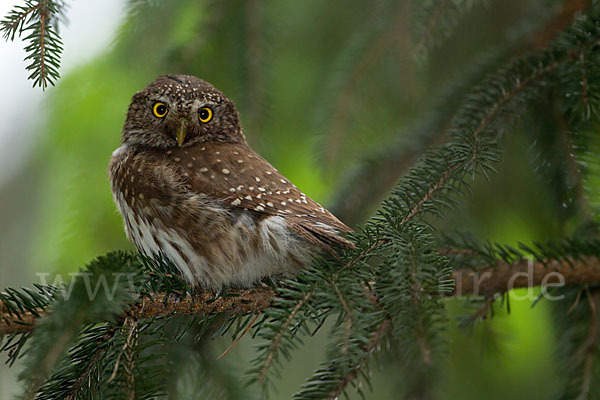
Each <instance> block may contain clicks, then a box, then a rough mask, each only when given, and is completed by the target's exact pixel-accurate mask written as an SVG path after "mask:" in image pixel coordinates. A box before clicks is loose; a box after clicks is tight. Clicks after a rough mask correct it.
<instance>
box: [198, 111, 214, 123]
mask: <svg viewBox="0 0 600 400" xmlns="http://www.w3.org/2000/svg"><path fill="white" fill-rule="evenodd" d="M212 117H213V112H212V110H211V109H210V108H209V107H202V108H201V109H200V111H198V119H199V120H200V122H202V123H203V124H205V123H207V122H208V121H210V120H211V119H212Z"/></svg>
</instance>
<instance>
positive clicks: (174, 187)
mask: <svg viewBox="0 0 600 400" xmlns="http://www.w3.org/2000/svg"><path fill="white" fill-rule="evenodd" d="M109 175H110V183H111V188H112V192H113V196H114V199H115V202H116V203H117V206H118V208H119V211H120V212H121V214H122V216H123V219H124V220H125V230H126V232H127V236H128V238H129V239H130V240H131V241H132V242H133V243H134V244H135V246H136V247H137V248H138V250H139V251H140V252H141V253H143V254H144V255H145V256H148V257H156V256H157V255H158V254H162V255H164V256H166V257H168V258H169V259H170V260H171V261H172V262H173V263H174V264H175V265H176V266H177V267H178V269H179V270H180V271H181V272H182V274H183V275H184V276H185V278H186V280H188V281H189V282H190V283H192V284H194V285H197V286H200V287H202V288H208V289H219V288H221V287H222V286H224V285H232V286H241V287H247V286H249V285H252V284H253V283H255V282H256V281H257V280H259V279H261V278H263V277H266V276H271V275H283V276H286V275H290V274H293V273H294V272H297V271H298V270H299V269H300V268H302V267H303V266H305V265H307V264H308V263H309V262H310V260H311V259H312V258H313V257H314V255H315V254H316V253H318V252H320V251H327V252H333V251H334V249H335V248H336V247H352V244H351V243H350V242H349V241H347V240H346V239H344V238H343V237H341V236H339V233H340V232H344V231H350V228H348V227H347V226H346V225H344V224H343V223H342V222H340V221H339V220H338V219H337V218H336V217H334V216H333V215H332V214H331V213H330V212H328V211H327V210H326V209H325V208H323V207H322V206H320V205H319V204H317V203H316V202H315V201H313V200H312V199H310V198H309V197H308V196H306V195H305V194H304V193H302V192H301V191H300V190H298V188H296V186H294V185H293V184H292V183H291V182H290V181H289V180H288V179H286V178H285V177H284V176H283V175H281V174H280V173H279V172H278V171H277V170H276V169H275V168H274V167H273V166H272V165H271V164H269V163H268V162H267V161H266V160H264V159H263V158H262V157H260V156H259V155H258V154H256V153H255V152H254V151H253V150H252V149H251V148H250V147H249V146H248V144H247V143H246V139H245V137H244V133H243V130H242V126H241V124H240V117H239V114H238V112H237V109H236V107H235V104H234V103H233V101H231V100H230V99H228V98H227V97H225V95H223V93H221V92H220V91H219V90H217V89H215V88H214V87H213V86H212V85H211V84H209V83H207V82H205V81H203V80H201V79H198V78H196V77H193V76H188V75H162V76H159V77H158V78H157V79H156V80H155V81H154V82H152V83H151V84H150V85H148V86H147V87H146V88H145V89H144V90H142V91H140V92H138V93H136V94H135V95H134V96H133V99H132V101H131V105H130V106H129V111H128V113H127V119H126V121H125V126H124V128H123V137H122V140H121V147H119V148H118V149H117V150H115V152H114V153H113V155H112V159H111V161H110V165H109Z"/></svg>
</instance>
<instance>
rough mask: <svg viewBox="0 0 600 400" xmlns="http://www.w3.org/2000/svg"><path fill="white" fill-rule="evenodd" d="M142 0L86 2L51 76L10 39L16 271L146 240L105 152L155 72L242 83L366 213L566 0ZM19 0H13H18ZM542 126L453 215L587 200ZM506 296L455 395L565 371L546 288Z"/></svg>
mask: <svg viewBox="0 0 600 400" xmlns="http://www.w3.org/2000/svg"><path fill="white" fill-rule="evenodd" d="M131 3H135V4H138V6H137V7H134V8H133V10H135V11H132V8H131V7H130V2H128V1H126V0H103V1H101V2H97V1H94V2H92V1H69V2H68V4H69V6H70V7H69V9H68V12H67V18H68V20H69V23H68V24H67V25H66V26H63V27H62V28H61V35H62V37H63V41H64V47H65V51H64V57H63V63H62V64H63V65H62V69H61V73H62V78H61V79H60V80H59V81H58V83H57V85H56V87H51V88H49V89H47V90H46V91H45V92H42V91H41V90H40V89H38V88H31V87H30V85H31V82H30V81H28V80H27V73H26V71H25V66H26V63H25V62H23V61H22V59H23V58H24V57H25V53H24V52H23V50H22V47H23V44H22V43H21V42H18V41H16V42H14V43H5V42H1V43H0V87H1V88H2V89H1V92H2V96H0V121H2V123H1V124H0V204H2V207H0V287H2V288H3V287H7V286H21V285H25V286H31V284H32V283H35V282H39V276H38V275H37V274H39V273H50V274H57V273H62V274H67V273H69V272H75V271H77V270H78V269H79V268H80V267H82V266H84V265H85V264H86V263H87V262H89V261H90V260H91V259H93V258H94V257H95V256H98V255H100V254H103V253H105V252H107V251H111V250H115V249H124V248H127V249H131V248H132V246H131V244H129V243H128V242H127V240H126V238H125V234H124V232H123V227H122V221H121V217H120V216H119V214H118V213H117V211H116V208H115V206H114V204H113V202H112V198H111V193H110V188H109V183H108V180H107V176H106V167H107V164H108V161H109V159H110V156H111V153H112V151H113V150H114V149H116V148H117V147H118V146H119V140H120V132H121V128H122V124H123V121H124V118H125V114H126V111H127V107H128V104H129V101H130V99H131V96H132V95H133V93H135V92H136V91H137V90H140V89H142V88H143V87H144V86H146V85H147V84H148V83H149V82H151V81H152V80H153V79H154V78H155V77H156V76H157V75H159V74H164V73H185V74H192V75H196V76H198V77H201V78H203V79H205V80H207V81H210V82H211V83H213V84H214V85H215V86H216V87H217V88H219V89H221V90H222V91H223V92H224V93H225V94H227V95H228V96H229V97H230V98H232V99H233V100H234V101H235V102H236V103H237V105H238V109H239V110H240V113H241V116H242V122H243V124H244V127H245V132H246V135H247V138H248V141H249V142H250V144H251V145H252V147H253V148H254V149H255V150H257V151H258V152H259V153H260V154H261V155H263V156H264V157H265V158H266V159H267V160H269V161H270V162H271V163H272V164H273V165H275V166H276V167H277V168H278V169H279V170H280V171H281V172H282V173H283V174H284V175H286V176H287V177H288V178H290V179H291V180H292V181H293V182H294V183H295V184H296V185H297V186H298V187H300V188H301V189H302V190H303V191H304V192H305V193H307V194H309V195H310V196H311V197H313V198H314V199H315V200H317V201H319V202H321V203H322V204H324V205H326V206H327V207H331V208H332V210H333V211H334V212H335V213H336V214H337V215H338V216H340V217H341V219H343V220H345V221H346V222H347V223H349V224H352V225H353V226H357V225H358V224H360V223H362V222H364V221H365V220H366V218H368V217H369V216H370V215H372V214H373V213H374V211H375V210H376V208H377V204H378V202H379V201H380V200H381V199H382V198H383V197H384V196H385V193H386V192H387V191H388V190H389V189H390V188H391V186H392V185H393V182H395V181H396V180H397V179H398V178H399V177H401V176H402V175H403V173H404V172H405V171H406V168H407V167H409V166H410V164H411V163H412V162H414V160H415V159H416V157H418V154H419V153H420V152H422V151H423V150H424V149H426V148H428V147H430V146H434V145H435V144H436V143H439V142H441V141H443V138H440V136H442V135H440V134H441V132H440V129H439V127H441V126H443V118H441V117H440V116H439V115H438V114H439V113H442V114H443V113H451V111H452V109H453V107H456V106H457V105H458V104H460V97H454V95H455V94H456V93H461V89H460V88H461V85H464V86H465V87H467V88H468V87H469V82H475V81H474V79H475V78H476V77H477V76H482V74H484V73H485V72H486V71H488V70H493V68H494V67H497V66H498V65H501V64H502V63H503V62H505V61H506V60H508V59H509V56H508V55H507V54H512V55H517V54H518V53H519V51H522V49H523V48H524V47H526V48H531V46H535V45H543V44H544V43H537V44H533V45H532V44H531V42H530V40H529V39H524V38H527V37H535V32H536V30H540V29H543V26H544V24H545V23H546V20H550V19H551V18H553V16H555V15H556V13H557V12H560V7H561V2H557V1H539V0H528V1H523V0H503V1H491V0H490V1H474V0H473V1H466V0H465V1H450V2H447V3H449V4H451V5H452V7H454V6H456V9H454V8H452V7H450V9H449V10H439V12H440V13H442V12H455V13H456V16H455V17H456V18H453V19H452V20H454V21H458V23H456V24H453V23H449V22H448V21H446V20H445V19H444V18H443V17H439V18H438V17H436V16H435V9H431V8H430V10H429V13H428V14H427V15H421V14H422V11H423V10H424V9H426V6H425V5H422V7H421V6H415V4H416V3H418V2H410V1H384V0H378V1H372V2H365V1H359V0H332V1H319V0H303V1H301V2H277V1H260V0H246V1H242V0H221V1H210V0H204V1H200V0H174V1H169V2H156V1H148V2H143V1H142V2H140V1H137V2H131ZM425 3H428V2H423V4H425ZM433 3H435V2H433ZM433 3H432V4H433ZM14 4H19V1H7V0H2V1H1V2H0V14H1V15H5V14H6V13H7V12H8V11H9V10H10V9H11V8H12V6H13V5H14ZM528 35H529V36H528ZM476 67H478V68H479V69H476ZM486 68H487V69H486ZM472 70H473V71H474V72H473V73H472V74H471V75H468V76H467V78H465V75H466V73H467V72H469V71H472ZM478 74H480V75H478ZM469 79H471V80H469ZM463 93H464V91H463ZM544 129H546V128H545V127H544V126H540V125H539V124H538V123H537V122H532V121H524V122H523V123H521V124H519V125H518V126H517V127H516V128H514V130H515V132H514V134H510V135H506V136H504V137H503V139H502V140H503V142H504V143H503V144H504V147H505V148H506V149H507V152H506V154H505V157H504V160H503V161H502V163H501V164H500V165H499V166H498V168H499V175H498V176H496V177H494V181H493V183H492V184H490V183H488V182H485V181H482V182H479V181H476V182H475V183H474V189H473V195H472V196H469V197H467V198H465V199H464V200H463V205H462V207H461V211H460V213H457V214H455V215H452V216H450V217H449V219H448V222H447V225H448V226H449V227H454V228H461V229H469V230H471V231H472V232H474V233H475V235H476V236H478V237H480V238H482V240H486V239H490V240H492V241H498V242H500V243H508V244H514V243H516V242H517V241H522V242H530V241H532V240H542V239H546V238H558V237H560V236H561V235H563V234H564V233H565V232H566V231H567V230H568V229H569V226H570V225H569V223H570V221H571V220H572V218H571V217H572V216H573V214H574V211H573V207H574V205H573V204H571V202H570V201H569V200H568V196H567V197H566V199H565V196H564V195H563V194H564V193H566V192H568V190H570V188H566V189H565V191H563V192H561V190H563V189H564V188H551V191H552V193H550V192H549V189H548V185H546V181H545V179H546V178H547V174H545V172H544V170H543V167H541V168H540V167H539V164H536V162H533V161H532V159H536V157H535V156H534V155H532V153H531V151H530V146H531V143H532V142H533V141H534V140H535V135H536V132H538V133H540V132H541V133H543V132H544ZM532 132H533V133H532ZM538 161H539V160H538ZM542 165H543V163H542ZM559 167H560V166H559ZM368 168H371V170H369V174H368V175H367V178H365V177H364V176H363V177H361V175H360V171H365V170H366V169H367V170H368ZM357 171H358V172H357ZM540 171H541V173H540ZM546 172H547V171H546ZM460 303H461V302H460V301H459V300H454V301H448V306H449V308H450V310H451V312H452V314H453V315H455V316H459V315H460V314H461V313H462V312H464V309H463V307H462V305H461V304H460ZM504 310H505V309H504V308H503V307H502V305H498V307H497V310H496V313H495V316H494V318H493V319H491V320H486V321H484V322H482V323H481V324H479V325H478V326H477V328H476V329H475V330H473V331H464V330H461V329H459V328H458V327H455V329H453V330H452V331H451V332H449V336H450V338H451V339H452V342H451V346H450V357H449V358H448V360H447V365H445V366H444V368H443V378H442V380H441V382H442V385H441V386H440V387H439V390H436V392H438V393H439V396H438V398H439V399H480V398H486V399H505V398H511V399H533V398H535V399H544V398H548V397H550V395H551V394H552V392H553V390H554V389H555V388H556V387H557V385H560V384H561V380H560V376H559V374H558V373H557V372H556V370H557V367H556V360H555V359H554V354H552V353H551V351H550V349H552V348H553V343H554V341H555V340H556V339H557V338H556V337H555V334H554V330H553V326H552V324H551V322H550V321H551V320H550V316H549V312H550V310H549V307H548V305H547V304H546V303H544V302H543V301H542V302H540V303H539V304H537V305H536V306H535V308H532V307H531V301H512V303H511V313H510V316H507V314H506V312H505V311H504ZM323 334H327V333H326V330H322V331H321V333H320V335H323ZM322 342H323V341H321V340H319V337H316V338H314V339H311V340H309V341H308V342H307V343H306V348H304V349H302V350H300V351H298V352H297V353H296V354H295V357H294V358H293V361H292V362H291V363H289V364H287V365H286V366H285V367H284V376H283V377H282V381H281V384H280V385H279V395H277V396H276V398H289V397H290V396H291V394H292V393H294V392H295V391H296V390H297V389H298V388H299V386H300V385H301V384H302V382H303V380H304V379H305V378H306V377H309V376H310V373H311V372H312V371H313V370H314V369H315V368H317V367H318V365H319V362H320V361H321V360H322V359H323V352H324V348H323V344H322ZM252 344H253V343H252V340H249V339H247V338H245V339H244V340H243V341H242V344H241V345H240V346H238V347H237V348H236V349H235V351H234V352H232V354H231V355H229V356H228V357H229V358H232V359H234V360H237V359H239V360H241V361H240V362H241V364H240V365H244V364H243V362H244V360H247V359H249V358H251V357H252ZM226 346H227V343H224V344H223V346H222V347H223V349H224V348H225V347H226ZM217 354H218V352H217ZM381 365H382V367H381V368H379V369H378V368H377V367H376V368H374V372H375V376H374V378H373V383H374V387H373V391H374V393H373V394H371V395H370V396H368V398H371V399H396V398H400V394H401V393H402V390H403V389H402V387H403V384H402V382H403V372H402V370H398V369H394V367H392V366H388V365H387V364H386V362H385V360H382V363H381ZM18 368H19V367H18V365H17V366H15V367H14V368H13V369H8V368H5V367H0V398H8V397H9V396H10V395H11V394H13V393H18V391H19V384H18V382H16V380H15V375H16V371H18ZM182 393H183V392H182ZM249 396H250V394H249ZM181 398H194V397H193V394H191V395H189V397H186V396H185V394H182V395H181Z"/></svg>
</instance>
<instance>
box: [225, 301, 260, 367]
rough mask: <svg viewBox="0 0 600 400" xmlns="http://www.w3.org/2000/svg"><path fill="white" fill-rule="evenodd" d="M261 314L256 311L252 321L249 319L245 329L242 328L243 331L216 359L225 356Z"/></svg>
mask: <svg viewBox="0 0 600 400" xmlns="http://www.w3.org/2000/svg"><path fill="white" fill-rule="evenodd" d="M261 315H262V312H258V313H256V315H255V316H254V318H252V321H250V323H249V324H248V326H247V327H246V329H244V331H243V332H242V333H241V334H240V335H238V336H237V337H236V338H235V340H234V341H233V342H232V343H231V345H230V346H229V347H228V348H227V350H225V351H224V352H223V353H221V355H220V356H219V357H217V361H218V360H220V359H222V358H223V357H225V356H226V355H227V354H229V352H230V351H231V349H233V348H234V347H235V346H236V345H237V344H238V343H239V342H240V340H242V338H243V337H244V336H245V335H246V333H248V331H249V330H250V329H252V326H253V325H254V323H255V322H256V320H257V319H258V317H260V316H261Z"/></svg>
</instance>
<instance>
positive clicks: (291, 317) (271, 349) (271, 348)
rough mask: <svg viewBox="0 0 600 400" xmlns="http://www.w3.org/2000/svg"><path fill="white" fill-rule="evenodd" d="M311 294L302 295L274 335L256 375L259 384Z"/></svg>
mask: <svg viewBox="0 0 600 400" xmlns="http://www.w3.org/2000/svg"><path fill="white" fill-rule="evenodd" d="M313 293H314V290H311V291H309V292H308V293H306V295H304V297H303V298H302V300H301V301H299V302H298V303H297V304H296V306H295V307H294V309H293V310H292V312H290V314H289V315H288V318H287V319H286V320H285V322H284V323H283V324H282V325H281V328H280V329H279V332H278V333H277V334H276V335H275V337H274V338H273V340H272V341H271V345H270V346H269V350H268V352H267V357H266V359H265V363H264V365H263V366H262V368H261V370H260V372H259V373H258V375H257V380H258V381H259V382H264V381H265V378H266V375H267V372H268V371H269V368H270V367H271V364H272V363H273V361H274V360H275V354H276V352H277V348H278V347H279V343H280V342H281V339H282V338H283V335H285V334H286V333H287V332H288V329H289V327H290V325H291V324H292V322H293V321H294V318H295V317H296V315H297V314H298V312H300V309H302V307H303V306H304V305H306V303H307V302H308V301H309V300H310V298H311V297H312V295H313Z"/></svg>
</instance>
